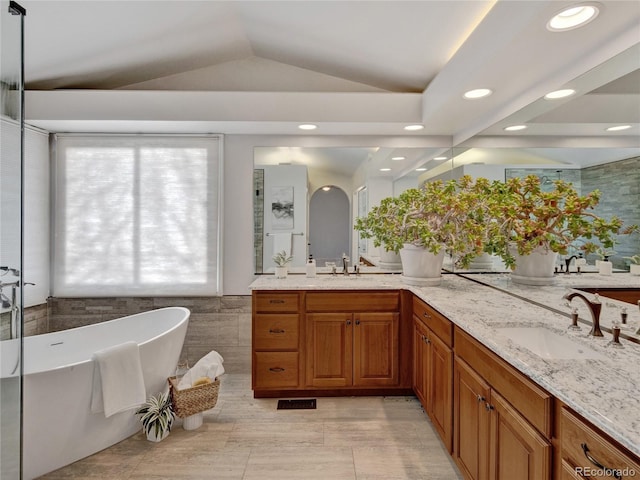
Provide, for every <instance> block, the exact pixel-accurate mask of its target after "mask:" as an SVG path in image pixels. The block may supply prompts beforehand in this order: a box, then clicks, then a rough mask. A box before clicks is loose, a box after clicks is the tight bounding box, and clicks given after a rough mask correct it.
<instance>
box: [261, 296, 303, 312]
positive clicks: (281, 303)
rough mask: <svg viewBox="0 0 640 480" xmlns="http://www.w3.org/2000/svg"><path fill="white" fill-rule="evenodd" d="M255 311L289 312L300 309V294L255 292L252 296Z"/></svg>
mask: <svg viewBox="0 0 640 480" xmlns="http://www.w3.org/2000/svg"><path fill="white" fill-rule="evenodd" d="M253 301H254V303H255V304H254V308H255V311H256V312H261V313H270V312H290V313H296V312H298V310H299V309H300V295H299V294H298V293H262V292H260V293H256V294H254V296H253Z"/></svg>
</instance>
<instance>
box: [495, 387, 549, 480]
mask: <svg viewBox="0 0 640 480" xmlns="http://www.w3.org/2000/svg"><path fill="white" fill-rule="evenodd" d="M489 407H490V409H491V410H492V417H493V418H492V421H491V443H490V445H491V453H490V459H491V460H490V462H489V463H490V478H491V479H495V480H511V479H514V478H517V479H521V480H549V478H551V444H550V443H549V442H548V441H547V440H546V439H545V438H544V437H543V436H542V435H541V434H540V433H538V431H537V430H535V429H534V428H533V427H532V426H531V424H530V423H529V422H527V421H526V420H525V419H524V417H522V416H521V415H520V414H519V413H518V412H517V411H516V410H515V409H514V408H513V407H512V406H511V405H510V404H509V403H508V402H507V401H506V400H505V399H504V398H502V397H501V396H500V395H499V394H498V393H496V392H495V391H493V390H492V391H491V402H490V405H489Z"/></svg>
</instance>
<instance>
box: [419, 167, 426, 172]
mask: <svg viewBox="0 0 640 480" xmlns="http://www.w3.org/2000/svg"><path fill="white" fill-rule="evenodd" d="M426 171H427V169H426V168H424V167H420V168H416V172H426Z"/></svg>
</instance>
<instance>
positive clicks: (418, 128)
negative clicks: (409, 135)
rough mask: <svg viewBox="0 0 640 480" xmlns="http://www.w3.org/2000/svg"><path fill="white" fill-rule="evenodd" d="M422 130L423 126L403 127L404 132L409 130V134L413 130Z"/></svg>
mask: <svg viewBox="0 0 640 480" xmlns="http://www.w3.org/2000/svg"><path fill="white" fill-rule="evenodd" d="M423 128H424V125H418V124H416V125H407V126H406V127H404V129H405V130H409V131H410V132H411V131H414V130H422V129H423Z"/></svg>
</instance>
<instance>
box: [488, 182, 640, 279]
mask: <svg viewBox="0 0 640 480" xmlns="http://www.w3.org/2000/svg"><path fill="white" fill-rule="evenodd" d="M554 184H555V188H554V189H553V190H552V191H543V190H542V188H541V182H540V178H539V177H537V176H536V175H529V176H527V177H525V178H511V179H509V180H507V181H506V182H504V183H502V184H496V185H495V186H494V191H493V193H492V195H493V196H494V197H495V199H496V202H495V203H493V208H494V212H493V215H494V218H495V221H496V223H497V224H499V229H498V230H497V232H498V233H496V234H495V235H493V236H492V238H491V239H490V242H489V244H488V248H489V251H491V252H492V253H495V254H497V255H499V256H500V257H502V259H503V260H504V262H505V264H506V265H507V266H508V267H511V268H513V269H514V270H513V273H512V276H511V278H512V280H513V281H514V282H516V283H523V284H528V285H547V284H550V283H552V282H553V272H554V265H555V259H556V256H557V254H562V255H566V254H567V252H568V250H569V247H571V246H573V247H574V248H577V249H578V250H580V251H582V252H583V253H584V254H587V253H593V252H596V251H598V250H599V249H602V248H605V249H607V248H611V247H613V245H614V242H615V236H616V235H617V234H620V233H628V232H629V231H631V229H633V228H634V227H630V229H627V231H621V229H622V221H621V220H620V219H619V218H617V217H615V216H614V217H612V218H611V219H609V220H606V219H604V218H601V217H599V216H598V215H596V214H595V213H594V212H593V210H594V208H595V207H596V205H597V204H598V202H599V200H600V192H599V191H598V190H594V191H593V192H591V193H588V194H587V195H583V196H581V195H579V194H578V192H577V191H576V190H575V189H574V188H573V186H572V184H571V183H568V182H564V181H562V180H556V181H555V182H554ZM594 240H597V241H598V242H599V245H598V244H597V243H595V242H594Z"/></svg>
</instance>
